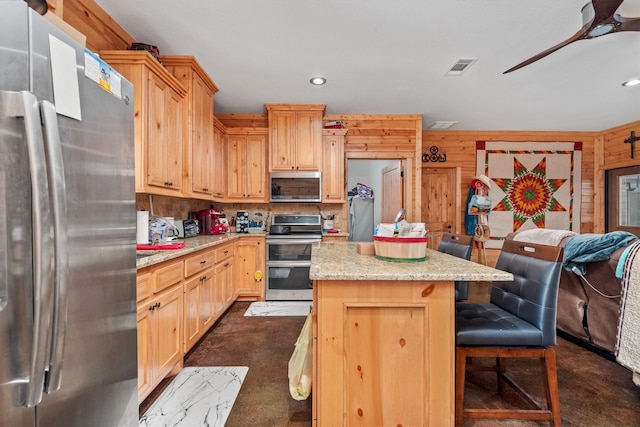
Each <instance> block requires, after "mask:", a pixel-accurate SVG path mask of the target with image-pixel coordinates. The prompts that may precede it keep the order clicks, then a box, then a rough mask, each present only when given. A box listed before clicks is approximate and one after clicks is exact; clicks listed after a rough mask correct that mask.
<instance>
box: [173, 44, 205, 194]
mask: <svg viewBox="0 0 640 427" xmlns="http://www.w3.org/2000/svg"><path fill="white" fill-rule="evenodd" d="M161 60H162V64H163V65H164V66H165V68H166V69H167V70H169V72H171V73H172V74H173V75H174V76H175V77H176V78H177V79H178V81H179V82H180V83H182V85H183V86H184V87H185V88H186V89H187V96H186V99H185V100H186V102H185V105H186V108H184V111H183V119H182V120H183V123H182V125H183V126H184V128H185V129H186V132H185V134H186V138H185V140H184V146H183V149H184V163H185V170H186V171H187V173H185V174H184V178H185V182H184V183H183V185H184V193H185V195H189V196H191V197H193V198H200V199H206V200H210V199H211V198H212V196H213V194H214V181H213V172H214V170H215V169H214V155H215V152H214V140H213V138H214V134H213V97H214V94H215V93H216V92H217V91H218V88H217V87H216V85H215V83H214V82H213V80H211V78H210V77H209V76H208V75H207V73H206V72H205V71H204V70H203V69H202V67H201V66H200V64H198V61H197V60H196V59H195V58H194V57H193V56H162V57H161Z"/></svg>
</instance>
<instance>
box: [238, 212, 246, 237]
mask: <svg viewBox="0 0 640 427" xmlns="http://www.w3.org/2000/svg"><path fill="white" fill-rule="evenodd" d="M248 232H249V212H247V211H238V212H237V213H236V233H248Z"/></svg>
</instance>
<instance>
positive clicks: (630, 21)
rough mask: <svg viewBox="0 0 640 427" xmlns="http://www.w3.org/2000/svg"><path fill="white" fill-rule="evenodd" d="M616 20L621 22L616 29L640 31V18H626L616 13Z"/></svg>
mask: <svg viewBox="0 0 640 427" xmlns="http://www.w3.org/2000/svg"><path fill="white" fill-rule="evenodd" d="M616 20H617V21H618V22H620V26H619V27H618V28H616V31H617V32H619V31H640V18H624V17H622V16H620V15H616Z"/></svg>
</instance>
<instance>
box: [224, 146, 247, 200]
mask: <svg viewBox="0 0 640 427" xmlns="http://www.w3.org/2000/svg"><path fill="white" fill-rule="evenodd" d="M246 140H247V137H246V135H227V147H228V149H229V153H228V154H229V155H228V169H227V171H228V173H227V179H228V182H227V184H228V187H227V189H228V191H227V194H228V196H229V198H237V199H242V198H244V197H246V195H247V193H246V192H245V182H244V181H245V176H246V170H247V165H246V161H247V155H246V151H245V150H246Z"/></svg>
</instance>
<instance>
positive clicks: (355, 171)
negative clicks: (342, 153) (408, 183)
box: [347, 159, 406, 235]
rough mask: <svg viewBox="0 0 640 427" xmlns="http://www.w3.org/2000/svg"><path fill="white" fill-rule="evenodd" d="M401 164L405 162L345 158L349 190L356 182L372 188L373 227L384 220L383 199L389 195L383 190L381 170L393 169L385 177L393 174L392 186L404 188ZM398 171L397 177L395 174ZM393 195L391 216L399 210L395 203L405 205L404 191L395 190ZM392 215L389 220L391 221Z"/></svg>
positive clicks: (348, 198) (389, 177) (386, 198)
mask: <svg viewBox="0 0 640 427" xmlns="http://www.w3.org/2000/svg"><path fill="white" fill-rule="evenodd" d="M403 164H406V161H404V160H398V159H347V189H348V190H349V191H351V190H352V189H354V188H355V187H356V185H357V184H358V183H362V184H365V185H367V186H369V187H371V188H372V189H373V196H374V197H373V200H374V201H373V227H375V226H376V225H377V224H379V223H381V222H384V221H383V213H382V212H383V201H384V200H388V199H389V197H391V196H390V195H389V194H387V193H388V191H385V190H383V188H384V184H383V174H384V173H383V171H384V170H385V169H388V170H391V171H393V172H391V174H390V175H388V176H387V178H388V179H389V180H390V181H391V177H392V176H394V178H393V181H394V182H395V184H394V185H395V187H394V188H403V189H404V186H405V179H404V175H403V174H402V170H403V167H404V166H403ZM398 173H400V176H399V178H398V177H396V176H395V175H396V174H398ZM388 185H391V183H390V182H389V183H388ZM383 193H384V194H383ZM393 197H395V198H396V200H393V204H394V205H393V206H394V209H395V212H394V213H393V217H395V214H396V213H397V212H398V211H399V210H400V209H399V208H397V205H398V204H400V207H404V206H405V200H404V191H403V192H402V194H401V193H400V192H399V191H397V192H396V194H395V195H394V196H393ZM347 201H348V202H349V201H350V196H349V197H347ZM385 204H386V202H385ZM349 207H350V206H347V211H348V210H349ZM393 217H392V218H391V221H393ZM371 235H373V229H372V230H371Z"/></svg>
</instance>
